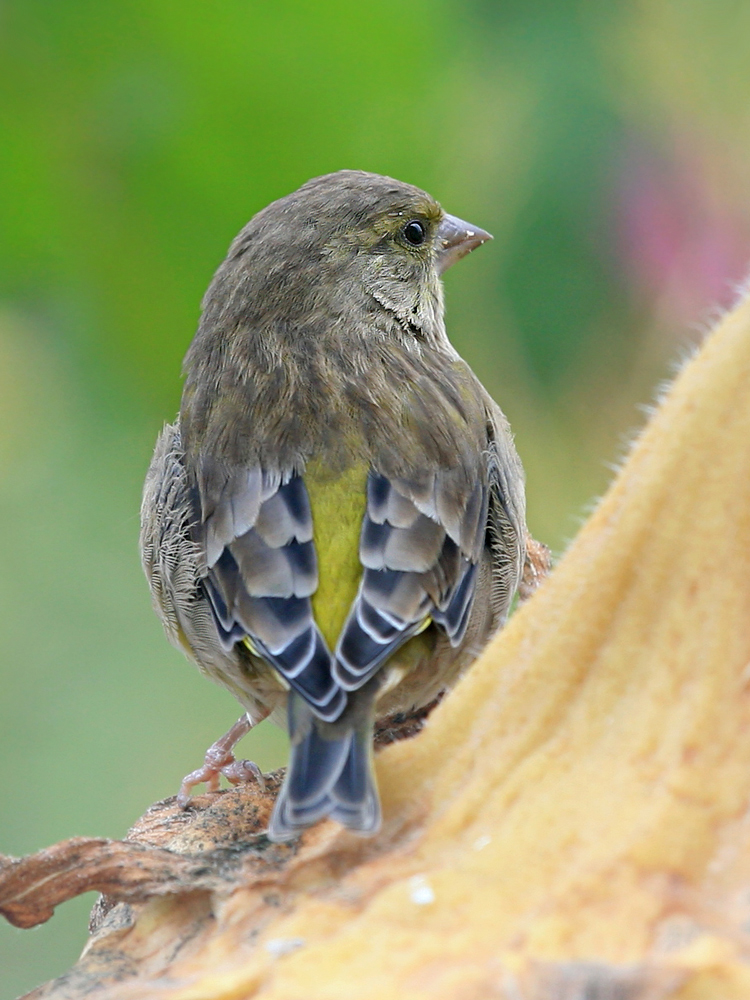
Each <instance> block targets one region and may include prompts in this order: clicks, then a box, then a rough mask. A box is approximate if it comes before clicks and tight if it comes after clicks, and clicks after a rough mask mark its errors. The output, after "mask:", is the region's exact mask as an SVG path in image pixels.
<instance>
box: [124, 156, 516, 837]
mask: <svg viewBox="0 0 750 1000" xmlns="http://www.w3.org/2000/svg"><path fill="white" fill-rule="evenodd" d="M488 238H489V236H488V234H486V233H484V232H482V231H481V230H478V229H476V228H473V227H471V226H468V225H467V224H466V223H462V222H461V221H460V220H458V219H455V218H454V217H452V216H449V215H446V214H445V213H444V212H443V210H442V209H441V208H440V206H439V205H438V204H437V202H435V201H434V200H433V199H432V198H430V196H429V195H427V194H425V193H424V192H423V191H420V190H419V189H417V188H414V187H412V186H410V185H407V184H402V183H400V182H398V181H394V180H392V179H390V178H387V177H380V176H377V175H374V174H367V173H363V172H360V171H341V172H339V173H337V174H331V175H328V176H326V177H320V178H316V179H315V180H312V181H309V182H308V183H307V184H305V185H303V187H302V188H300V189H299V190H298V191H296V192H294V193H293V194H291V195H289V196H287V197H286V198H282V199H281V200H280V201H277V202H274V203H273V204H271V205H269V206H268V207H267V208H265V209H264V210H263V211H262V212H259V213H258V214H257V215H256V216H255V217H254V218H253V219H252V220H251V221H250V222H249V223H248V225H247V226H246V227H245V228H244V229H243V230H242V232H241V233H240V234H239V235H238V236H237V238H236V239H235V241H234V242H233V244H232V246H231V247H230V250H229V253H228V256H227V258H226V260H225V261H224V263H223V264H222V265H221V266H220V268H219V270H218V271H217V273H216V276H215V277H214V280H213V282H212V283H211V285H210V287H209V289H208V292H207V293H206V297H205V299H204V302H203V313H202V317H201V321H200V325H199V328H198V332H197V334H196V336H195V339H194V340H193V343H192V345H191V347H190V349H189V351H188V353H187V356H186V359H185V376H186V379H185V388H184V392H183V398H182V405H181V409H180V416H179V420H178V422H177V424H176V425H174V426H168V427H166V428H165V430H164V432H163V433H162V435H161V436H160V438H159V441H158V442H157V446H156V452H155V455H154V459H153V461H152V464H151V467H150V469H149V473H148V477H147V480H146V486H145V490H144V500H143V506H142V515H141V517H142V531H141V545H142V553H143V563H144V568H145V570H146V574H147V577H148V579H149V583H150V585H151V590H152V595H153V599H154V605H155V607H156V610H157V612H158V614H159V615H160V617H161V618H162V621H163V622H164V624H165V628H166V631H167V634H168V636H169V638H170V639H171V641H172V642H173V643H175V645H177V646H178V647H180V648H181V649H183V651H184V652H186V653H187V655H188V656H189V657H190V658H191V659H193V660H194V661H195V662H196V663H197V664H198V666H199V667H200V668H201V670H203V671H204V672H205V673H206V674H208V675H209V676H211V677H212V678H213V679H214V680H217V681H218V682H219V683H222V684H224V685H225V686H226V687H228V688H229V689H230V690H231V691H232V692H233V694H235V696H236V697H237V698H238V700H239V701H240V702H241V704H242V705H243V708H244V709H245V711H246V712H247V714H248V718H249V720H250V722H253V721H256V720H258V719H259V718H262V717H264V716H265V715H267V714H269V713H272V714H274V715H275V716H276V717H277V718H279V717H280V716H281V715H282V713H283V712H284V710H286V720H287V725H288V728H289V733H290V737H291V741H292V756H291V761H290V766H289V769H288V772H287V777H286V780H285V783H284V786H283V788H282V791H281V793H280V795H279V799H278V801H277V804H276V808H275V810H274V814H273V817H272V821H271V826H270V830H269V835H270V836H271V837H272V838H273V839H276V840H282V839H285V838H287V837H290V836H293V835H294V834H295V833H296V832H298V831H299V830H301V829H304V828H305V827H306V826H309V825H311V824H312V823H314V822H316V821H317V820H318V819H320V818H322V817H324V816H330V817H332V818H334V819H337V820H339V821H340V822H342V823H344V824H345V825H347V826H349V827H350V828H352V829H354V830H359V831H361V832H365V833H371V832H373V831H374V830H376V829H377V828H378V825H379V822H380V806H379V801H378V795H377V789H376V786H375V782H374V777H373V773H372V763H371V743H372V723H373V719H374V718H375V717H381V716H384V715H386V714H390V713H391V712H394V711H409V710H411V709H415V708H419V707H421V706H423V705H426V704H428V703H429V702H430V701H432V700H433V699H434V697H435V696H436V695H437V694H439V693H440V691H441V690H443V689H445V688H446V687H449V686H450V685H451V684H452V683H453V682H454V681H455V679H456V678H457V676H458V675H459V674H460V673H461V672H462V671H463V670H464V669H465V668H466V667H467V666H468V665H469V664H470V663H471V661H472V660H473V659H474V658H475V657H476V655H477V653H478V652H479V651H480V649H481V648H482V646H483V645H484V644H485V643H486V641H487V640H488V638H489V637H490V636H491V635H492V634H493V633H494V632H495V631H496V629H497V628H498V627H499V626H500V625H501V624H502V622H503V621H504V619H505V617H506V615H507V611H508V607H509V604H510V601H511V599H512V597H513V594H514V592H515V590H516V588H517V586H518V582H519V577H520V573H521V569H522V566H523V561H524V540H525V522H524V494H523V473H522V469H521V465H520V462H519V460H518V457H517V455H516V452H515V449H514V447H513V443H512V439H511V436H510V432H509V429H508V425H507V422H506V420H505V418H504V417H503V415H502V413H501V412H500V410H499V409H498V407H497V406H496V405H495V403H493V401H492V400H491V399H490V397H489V396H488V395H487V393H486V392H485V390H484V389H483V388H482V386H481V384H480V383H479V381H478V380H477V378H476V376H475V375H474V374H473V373H472V372H471V370H470V369H469V367H468V366H467V365H466V363H465V362H464V361H462V360H461V358H460V357H459V356H458V355H457V354H456V352H455V350H454V349H453V347H452V346H451V344H450V342H449V341H448V339H447V336H446V333H445V327H444V323H443V299H442V285H441V281H440V274H441V273H442V272H443V271H444V270H445V268H446V267H447V266H449V265H450V264H451V263H452V262H453V261H454V260H456V259H458V258H459V257H461V256H463V255H464V254H465V253H468V252H469V250H471V249H473V248H474V247H475V246H478V245H479V244H480V243H482V242H484V241H485V240H486V239H488ZM205 773H206V775H207V774H208V773H209V772H205ZM203 774H204V772H196V775H197V776H199V777H201V776H202V775H203ZM187 780H188V779H186V781H187ZM193 783H194V782H193ZM188 784H190V782H189V781H188Z"/></svg>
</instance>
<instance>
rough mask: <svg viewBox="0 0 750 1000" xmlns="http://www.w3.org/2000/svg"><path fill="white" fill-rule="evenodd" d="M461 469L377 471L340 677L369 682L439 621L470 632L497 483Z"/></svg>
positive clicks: (337, 670)
mask: <svg viewBox="0 0 750 1000" xmlns="http://www.w3.org/2000/svg"><path fill="white" fill-rule="evenodd" d="M464 483H465V477H463V476H461V475H459V473H458V472H457V471H456V470H446V469H442V470H436V471H435V472H432V473H430V474H428V475H422V476H415V477H413V478H409V479H407V478H388V477H386V476H384V475H381V474H379V473H378V472H375V471H371V472H370V474H369V476H368V480H367V508H366V512H365V517H364V520H363V524H362V534H361V537H360V546H359V557H360V561H361V563H362V565H363V567H364V572H363V574H362V582H361V584H360V588H359V592H358V594H357V597H356V599H355V601H354V604H353V606H352V609H351V611H350V613H349V616H348V618H347V620H346V623H345V624H344V627H343V629H342V632H341V636H340V638H339V642H338V645H337V647H336V658H335V663H334V667H333V676H334V678H335V679H336V680H337V681H338V683H339V684H340V685H341V687H342V688H344V690H347V691H352V690H355V689H357V688H359V687H361V686H362V685H363V684H364V683H365V682H366V681H367V680H368V679H369V678H370V677H372V675H373V674H374V673H375V671H376V670H377V669H378V667H379V666H380V665H381V664H382V663H383V662H384V661H385V660H386V659H387V658H388V657H389V656H390V655H391V654H392V653H393V652H394V651H395V650H396V649H398V647H399V646H401V645H402V644H403V643H404V642H406V640H407V639H409V638H411V636H413V635H416V634H417V633H418V632H419V631H421V630H422V629H423V628H424V627H426V625H428V624H429V623H430V622H431V621H432V622H435V623H436V624H437V625H439V626H440V627H441V628H443V629H444V630H445V632H446V634H447V636H448V638H449V640H450V642H451V644H452V645H453V646H458V645H459V643H460V642H461V640H462V639H463V637H464V633H465V631H466V625H467V622H468V619H469V613H470V611H471V605H472V601H473V598H474V591H475V588H476V577H477V567H478V564H479V560H480V559H481V556H482V550H483V548H484V545H485V536H486V532H487V519H488V504H489V497H490V484H489V482H488V481H487V480H486V477H485V476H482V477H481V480H480V481H477V482H476V483H474V484H473V486H471V487H469V488H466V487H465V485H463V484H464Z"/></svg>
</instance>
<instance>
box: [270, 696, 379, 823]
mask: <svg viewBox="0 0 750 1000" xmlns="http://www.w3.org/2000/svg"><path fill="white" fill-rule="evenodd" d="M288 715H289V736H290V738H291V741H292V750H291V759H290V761H289V767H288V769H287V773H286V778H285V780H284V784H283V785H282V788H281V791H280V792H279V797H278V799H277V800H276V805H275V807H274V810H273V815H272V816H271V822H270V824H269V827H268V837H269V839H270V840H273V841H283V840H289V839H291V838H292V837H295V836H296V835H297V834H298V833H300V831H301V830H304V829H305V828H306V827H308V826H312V825H313V823H317V821H318V820H320V819H323V818H324V817H330V818H331V819H335V820H337V821H338V822H339V823H342V824H343V825H344V826H347V827H349V829H350V830H356V831H357V832H358V833H365V834H368V833H375V831H376V830H377V829H378V828H379V826H380V799H379V797H378V790H377V785H376V783H375V774H374V771H373V766H372V717H371V713H370V712H367V713H366V714H365V715H364V716H361V715H359V716H358V717H357V718H356V719H355V718H352V720H351V722H350V723H349V724H347V722H346V720H342V721H340V722H337V723H328V722H322V721H321V720H320V719H318V718H317V717H316V716H315V715H314V714H313V712H312V711H311V710H310V708H309V707H308V706H307V705H306V703H305V702H304V701H303V700H302V698H301V697H300V696H299V695H298V694H296V693H295V692H294V691H290V692H289V707H288Z"/></svg>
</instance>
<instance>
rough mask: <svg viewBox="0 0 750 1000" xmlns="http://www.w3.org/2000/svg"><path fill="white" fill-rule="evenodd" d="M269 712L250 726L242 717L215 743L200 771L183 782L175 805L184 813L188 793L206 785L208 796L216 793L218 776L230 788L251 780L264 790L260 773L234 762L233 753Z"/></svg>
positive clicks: (254, 767)
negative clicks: (230, 785) (245, 736)
mask: <svg viewBox="0 0 750 1000" xmlns="http://www.w3.org/2000/svg"><path fill="white" fill-rule="evenodd" d="M268 714H269V712H265V713H264V714H263V715H262V716H261V717H260V718H259V719H255V720H253V721H252V722H251V721H250V719H249V718H248V716H247V714H245V715H243V716H241V717H240V718H239V719H238V720H237V721H236V722H235V724H234V725H233V726H232V728H231V729H230V730H229V732H226V733H224V735H223V736H222V737H221V738H220V739H218V740H217V741H216V742H215V743H212V744H211V746H210V747H209V748H208V750H206V756H205V758H204V760H203V767H199V768H198V770H197V771H191V773H190V774H188V775H186V777H184V778H183V779H182V784H181V785H180V791H179V792H178V793H177V805H178V806H179V807H180V808H181V809H184V808H185V806H186V805H187V804H188V802H189V801H190V793H191V792H192V790H193V789H194V788H195V786H196V785H200V784H201V783H202V782H204V781H205V783H206V789H207V790H208V791H209V792H216V791H218V788H219V775H221V774H223V775H224V777H225V778H226V779H227V780H228V781H230V782H231V783H232V784H233V785H239V784H240V782H242V781H249V780H250V779H251V778H254V779H255V780H256V781H257V782H258V784H259V785H260V787H261V788H265V787H266V786H265V782H264V780H263V772H262V771H261V769H260V768H259V767H258V765H257V764H254V763H253V762H252V761H251V760H237V759H236V757H235V756H234V754H233V753H232V751H233V750H234V748H235V746H236V745H237V744H238V743H239V741H240V740H241V739H242V737H243V736H244V735H245V734H246V733H249V732H250V730H251V729H252V728H253V726H255V725H257V724H258V723H259V722H262V721H263V719H265V718H266V716H267V715H268Z"/></svg>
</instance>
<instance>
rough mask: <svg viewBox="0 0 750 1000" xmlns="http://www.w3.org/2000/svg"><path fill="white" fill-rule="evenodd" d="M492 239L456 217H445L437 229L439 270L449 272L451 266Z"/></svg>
mask: <svg viewBox="0 0 750 1000" xmlns="http://www.w3.org/2000/svg"><path fill="white" fill-rule="evenodd" d="M491 239H492V237H491V236H490V234H489V233H487V232H485V231H484V229H479V228H478V227H477V226H472V225H471V223H469V222H464V221H463V219H457V218H456V216H455V215H444V216H443V220H442V222H441V223H440V225H439V226H438V228H437V261H436V265H437V270H438V274H442V273H443V271H447V270H448V268H449V267H450V266H451V264H455V263H456V261H457V260H461V258H462V257H465V256H466V254H467V253H471V251H472V250H475V249H476V248H477V247H480V246H481V245H482V244H483V243H486V242H487V240H491Z"/></svg>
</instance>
